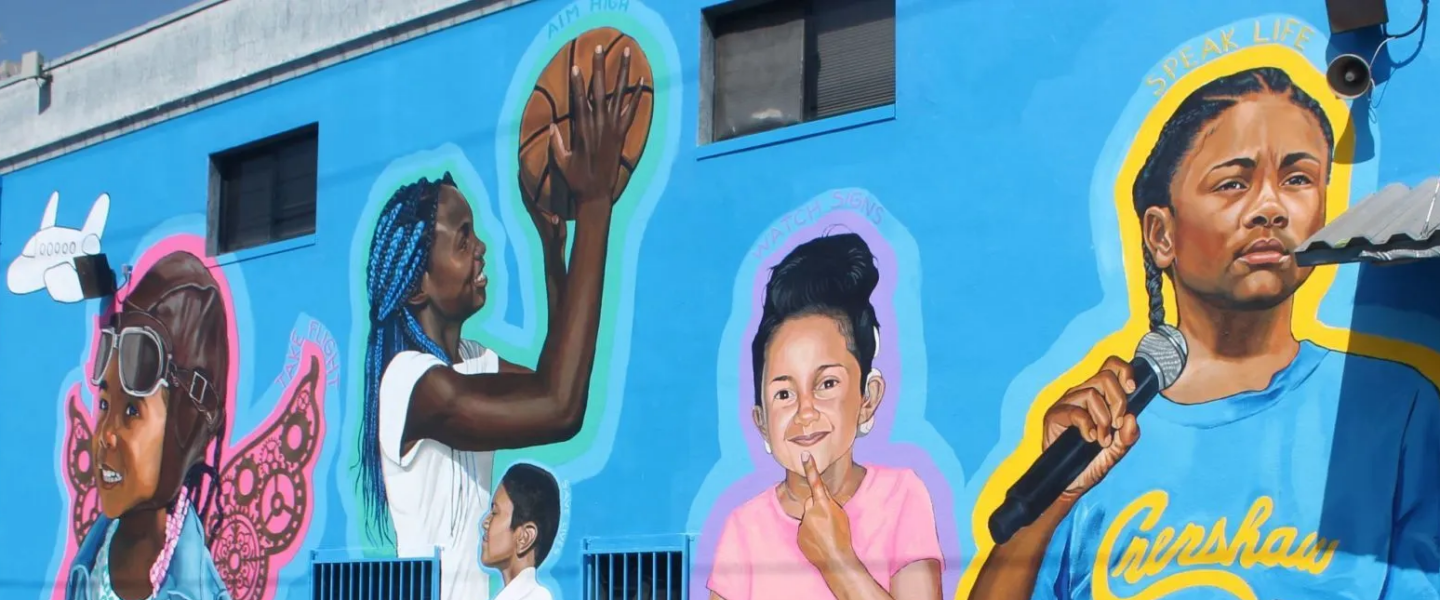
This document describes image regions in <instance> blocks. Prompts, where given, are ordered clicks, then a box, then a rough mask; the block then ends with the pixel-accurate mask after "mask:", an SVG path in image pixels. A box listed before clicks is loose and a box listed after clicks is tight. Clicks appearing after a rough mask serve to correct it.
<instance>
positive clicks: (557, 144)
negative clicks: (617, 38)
mask: <svg viewBox="0 0 1440 600" xmlns="http://www.w3.org/2000/svg"><path fill="white" fill-rule="evenodd" d="M592 59H593V61H594V67H592V68H591V75H590V85H589V86H588V88H589V90H588V93H587V89H586V88H587V86H586V84H585V78H584V76H583V75H582V74H581V72H580V68H579V67H578V66H577V67H571V69H570V106H571V109H572V111H573V113H574V117H575V123H574V134H575V135H574V136H573V137H572V138H571V140H570V144H569V146H570V147H566V143H565V138H564V137H563V136H561V134H560V128H559V127H557V126H555V125H554V124H551V125H550V152H551V156H552V157H553V158H554V161H555V166H556V168H557V170H558V173H557V174H558V175H559V176H560V177H561V178H562V179H564V180H565V184H566V186H567V187H569V189H570V191H571V193H573V194H574V195H575V202H576V204H577V205H584V204H587V203H592V202H604V203H606V204H613V203H614V202H615V200H616V199H617V197H618V194H615V193H614V190H615V183H616V180H617V179H618V178H619V175H620V158H621V153H622V152H623V151H624V149H625V138H626V135H627V134H628V133H629V132H630V126H631V125H633V124H634V123H635V115H636V114H637V109H638V108H639V104H640V94H638V93H636V92H635V91H632V90H627V89H625V86H624V83H623V82H625V81H627V80H628V79H629V77H630V50H629V49H628V48H626V49H625V51H624V54H623V55H622V57H621V59H620V77H619V78H618V81H619V82H621V83H620V85H618V86H617V87H616V89H615V93H613V94H610V93H608V91H607V90H606V89H605V82H606V81H608V79H607V78H606V77H605V48H604V47H603V46H596V47H595V52H594V54H593V55H592ZM642 85H643V81H642Z"/></svg>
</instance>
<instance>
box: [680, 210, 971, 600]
mask: <svg viewBox="0 0 1440 600" xmlns="http://www.w3.org/2000/svg"><path fill="white" fill-rule="evenodd" d="M918 262H919V259H918V256H916V255H915V249H914V242H913V240H911V239H910V238H909V235H908V234H907V233H906V232H905V230H904V228H903V227H902V226H901V225H900V224H899V223H898V222H896V221H895V218H894V216H893V215H892V214H890V213H888V212H887V211H886V210H885V208H884V206H883V205H882V204H880V202H879V201H878V200H877V199H876V198H875V197H874V196H872V195H870V194H869V193H868V192H866V191H864V190H858V189H846V190H834V191H831V192H827V193H825V194H821V195H820V196H817V197H815V198H813V199H811V200H810V201H808V202H806V203H805V204H803V205H802V206H801V207H800V208H798V209H797V210H794V211H792V212H790V213H788V214H787V215H785V217H784V218H782V219H781V220H779V221H778V222H776V223H775V224H774V225H773V226H772V227H770V228H769V229H767V230H766V232H765V233H764V234H763V235H762V236H761V238H760V240H759V241H758V242H757V244H756V246H755V248H754V250H753V251H752V253H751V255H750V256H749V257H748V259H747V260H746V266H745V267H744V268H743V269H742V270H741V273H740V275H739V278H738V279H737V282H736V289H735V297H734V301H735V306H734V313H733V314H732V317H731V321H730V323H729V325H728V326H727V328H726V333H725V341H724V343H723V345H722V348H721V356H722V360H721V366H720V369H721V372H720V381H722V382H726V385H723V386H722V389H721V393H720V394H719V401H720V407H719V408H720V410H719V415H720V418H721V431H722V440H721V443H722V448H724V449H725V454H726V455H727V456H726V457H724V458H722V462H721V463H720V464H719V465H717V466H716V468H715V469H714V470H712V471H711V473H710V476H709V477H708V478H707V480H706V485H705V489H703V490H702V493H701V495H700V496H699V497H697V498H696V500H695V503H694V505H693V506H692V512H691V515H692V518H691V520H692V526H696V525H699V526H701V527H703V530H702V533H701V536H700V540H699V542H698V548H697V550H698V551H697V553H696V557H695V559H694V565H695V572H694V575H693V576H692V582H693V584H692V587H691V590H690V594H691V597H697V598H698V597H712V598H724V599H725V600H742V599H747V598H764V597H771V596H774V595H776V594H781V595H786V596H790V597H795V598H820V597H829V596H832V595H834V594H835V593H834V592H832V591H831V590H835V589H841V588H845V589H850V590H864V589H872V590H875V591H877V592H880V591H884V592H888V593H890V594H893V595H894V597H897V598H939V597H941V595H942V593H943V590H953V589H954V585H955V580H956V577H955V576H953V575H952V571H949V570H947V569H946V564H945V563H946V560H947V559H948V558H950V557H954V556H956V555H957V554H958V542H957V536H956V529H955V522H954V515H953V512H952V510H951V506H952V503H951V497H950V484H949V483H948V482H947V480H946V477H945V476H942V475H941V470H940V469H939V468H937V466H938V464H944V465H945V466H946V467H947V468H946V469H945V470H946V471H947V472H948V471H949V470H950V468H951V465H953V464H954V457H953V456H951V455H950V451H949V448H948V447H947V446H945V444H944V442H943V441H939V439H938V435H937V434H936V432H935V431H934V430H933V428H931V427H930V426H929V425H928V423H926V422H925V420H924V406H923V398H924V370H925V365H924V351H923V338H921V337H920V335H921V334H920V329H921V325H920V319H919V310H918V306H915V305H916V304H918V301H917V299H918V297H919V289H918V287H919V286H918V282H919V272H918V269H919V264H918ZM732 384H733V385H732ZM727 432H728V433H727ZM957 468H958V467H957ZM957 472H958V471H957Z"/></svg>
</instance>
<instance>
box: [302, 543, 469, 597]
mask: <svg viewBox="0 0 1440 600" xmlns="http://www.w3.org/2000/svg"><path fill="white" fill-rule="evenodd" d="M310 590H311V591H310V598H311V600H439V598H440V557H439V555H438V554H437V555H436V556H433V557H429V558H376V559H352V558H344V557H334V558H327V557H325V556H323V555H322V554H321V552H320V551H316V552H315V553H314V554H313V558H312V560H311V565H310Z"/></svg>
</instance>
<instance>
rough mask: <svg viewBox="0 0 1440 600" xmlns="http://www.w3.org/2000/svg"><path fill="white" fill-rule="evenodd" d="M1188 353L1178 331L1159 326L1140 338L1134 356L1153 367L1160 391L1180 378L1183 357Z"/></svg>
mask: <svg viewBox="0 0 1440 600" xmlns="http://www.w3.org/2000/svg"><path fill="white" fill-rule="evenodd" d="M1188 352H1189V347H1188V346H1186V345H1185V336H1184V335H1182V334H1181V333H1180V330H1179V329H1176V328H1174V327H1171V326H1169V325H1161V326H1159V327H1157V328H1155V329H1153V330H1151V331H1150V333H1147V334H1145V337H1142V338H1140V346H1139V347H1138V348H1136V349H1135V356H1136V357H1138V358H1143V359H1145V360H1148V361H1150V364H1151V365H1154V367H1155V370H1156V374H1157V375H1159V376H1160V384H1161V385H1160V389H1162V390H1163V389H1165V388H1168V387H1170V386H1171V385H1172V384H1174V383H1175V380H1177V379H1179V378H1180V373H1181V372H1182V371H1184V370H1185V355H1186V354H1187V353H1188Z"/></svg>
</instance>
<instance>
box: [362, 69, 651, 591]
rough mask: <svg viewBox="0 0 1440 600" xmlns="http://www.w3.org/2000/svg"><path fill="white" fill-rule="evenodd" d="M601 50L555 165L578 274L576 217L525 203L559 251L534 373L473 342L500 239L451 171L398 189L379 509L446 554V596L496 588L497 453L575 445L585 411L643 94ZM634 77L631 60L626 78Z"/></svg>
mask: <svg viewBox="0 0 1440 600" xmlns="http://www.w3.org/2000/svg"><path fill="white" fill-rule="evenodd" d="M602 50H603V49H602V48H597V49H596V52H597V54H596V55H595V56H594V71H593V78H592V81H591V82H590V86H589V87H588V88H587V85H586V83H585V81H584V78H583V76H582V75H581V74H580V71H579V69H578V68H572V70H571V77H570V106H572V107H575V108H574V109H573V116H574V119H573V120H572V123H571V127H572V136H571V137H570V139H571V140H573V142H572V145H573V148H567V147H566V144H565V142H564V138H562V137H561V136H560V134H559V130H558V129H557V128H556V127H555V126H553V125H552V126H551V128H550V154H551V158H550V160H551V162H552V166H551V170H552V172H553V173H554V175H555V176H557V177H560V178H561V179H562V183H563V184H564V189H568V190H569V193H570V194H571V196H572V198H573V200H574V203H575V205H576V213H575V214H576V216H575V221H576V225H575V241H574V244H575V247H574V248H573V252H572V255H573V263H572V264H571V265H569V269H568V272H567V269H566V264H565V243H566V240H565V232H566V224H565V223H564V222H563V221H562V220H561V219H559V218H558V217H556V216H555V215H554V214H553V213H551V212H549V211H547V210H545V209H544V208H542V207H541V205H540V203H539V202H537V199H534V198H526V202H525V205H526V207H527V209H528V210H529V212H530V214H531V217H532V219H533V220H534V222H535V225H536V229H537V230H538V232H539V234H540V239H541V242H542V246H543V248H544V259H543V260H544V261H545V273H546V276H545V279H546V291H547V293H548V295H549V300H548V301H549V307H550V311H549V314H550V319H549V329H548V331H547V333H546V338H545V342H544V345H543V346H542V347H541V350H540V357H539V360H538V364H537V366H536V368H535V369H534V370H533V371H531V370H529V369H526V368H524V367H521V366H518V365H514V364H511V363H509V362H506V361H504V360H502V359H501V358H500V357H499V356H497V355H496V354H495V352H494V351H492V350H489V349H486V348H484V347H482V346H481V345H480V344H477V343H475V342H473V341H470V340H463V339H461V338H460V329H461V326H462V325H463V324H464V323H465V320H466V319H468V318H469V317H470V316H472V315H474V314H475V313H476V312H477V311H479V310H480V308H481V307H482V306H484V304H485V284H486V282H487V278H486V275H485V244H484V242H482V241H481V240H479V239H478V238H477V237H476V236H475V227H474V215H473V214H472V212H471V210H470V205H469V203H468V202H467V201H466V199H465V197H464V195H463V194H461V192H460V190H458V189H457V188H456V186H455V183H454V181H453V180H452V179H451V178H450V174H449V173H446V174H445V175H444V176H442V177H441V178H440V179H439V180H437V181H430V180H429V179H426V178H421V179H420V180H419V181H416V182H415V183H412V184H409V185H406V186H404V187H402V188H400V189H399V190H397V191H396V192H395V194H394V195H393V196H392V197H391V198H390V199H389V201H388V202H386V204H385V207H384V208H383V209H382V210H381V213H380V218H379V222H378V224H377V225H376V227H375V236H374V240H373V242H372V243H371V247H370V261H369V265H368V269H367V272H366V278H367V282H366V283H367V293H368V295H369V301H370V334H369V338H368V340H367V346H366V352H365V419H364V425H363V429H362V432H361V439H360V456H361V465H360V466H361V478H362V484H363V486H364V490H365V499H366V509H367V511H368V513H369V518H370V520H371V524H372V525H374V526H376V527H377V529H379V530H380V531H381V532H385V531H386V525H387V520H388V524H389V525H393V526H394V530H395V537H396V539H395V542H396V550H397V553H398V554H399V555H400V556H433V555H434V552H435V549H436V548H437V547H438V548H439V549H440V552H441V576H442V581H441V595H442V598H444V599H447V600H448V599H452V598H454V599H458V598H465V599H467V600H470V599H475V598H487V597H488V595H489V584H488V580H487V577H486V575H485V573H484V572H483V571H482V570H481V569H480V557H479V550H480V544H481V541H480V531H481V527H480V522H481V519H482V518H483V517H484V515H485V510H486V509H487V508H488V507H489V505H490V490H489V486H490V478H491V468H492V465H493V462H494V451H495V450H501V449H512V448H525V447H530V446H538V445H543V444H552V443H556V442H562V441H565V440H568V439H570V438H572V437H574V436H575V435H576V434H577V433H579V431H580V428H581V425H582V421H583V418H584V415H585V406H586V400H587V395H588V392H589V388H590V372H591V368H592V367H593V365H594V362H595V347H596V335H597V332H598V328H599V324H600V301H601V290H602V287H603V280H604V266H605V254H606V250H607V247H606V246H607V241H608V239H609V235H610V219H611V209H612V206H613V203H614V202H615V200H617V199H618V197H619V195H620V192H621V191H622V190H620V189H616V188H617V185H616V183H617V178H618V174H619V172H620V168H621V167H620V160H621V158H620V153H621V149H622V146H623V144H624V141H625V136H626V133H627V132H628V131H629V129H630V125H631V124H632V123H633V122H634V120H635V114H636V105H637V102H638V100H639V98H640V96H639V94H638V93H635V92H634V91H633V90H615V91H613V92H610V93H607V91H606V90H605V82H606V81H610V80H609V79H607V78H606V76H605V65H604V61H603V55H602V54H600V52H601V51H602ZM628 71H629V57H628V55H627V56H625V57H624V58H623V59H622V61H621V63H620V73H619V75H620V76H619V78H618V81H621V82H624V81H628V80H629V79H628V76H629V73H628Z"/></svg>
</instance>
